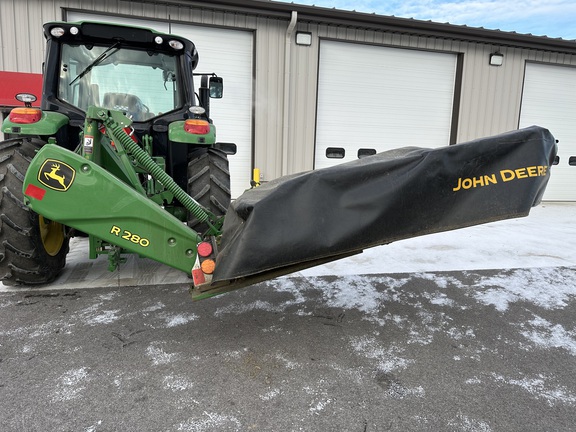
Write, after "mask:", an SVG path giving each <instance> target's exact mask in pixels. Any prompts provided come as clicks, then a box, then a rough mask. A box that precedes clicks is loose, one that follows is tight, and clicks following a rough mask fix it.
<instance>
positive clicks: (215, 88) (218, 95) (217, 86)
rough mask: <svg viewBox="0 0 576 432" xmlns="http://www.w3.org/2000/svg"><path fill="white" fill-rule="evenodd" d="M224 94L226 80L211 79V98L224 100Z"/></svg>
mask: <svg viewBox="0 0 576 432" xmlns="http://www.w3.org/2000/svg"><path fill="white" fill-rule="evenodd" d="M223 92H224V80H223V79H222V78H220V77H215V76H213V77H210V97H211V98H214V99H222V93H223Z"/></svg>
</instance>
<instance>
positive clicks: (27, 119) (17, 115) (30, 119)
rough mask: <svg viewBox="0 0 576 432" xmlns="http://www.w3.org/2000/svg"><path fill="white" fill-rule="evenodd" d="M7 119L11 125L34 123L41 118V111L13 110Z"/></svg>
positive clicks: (34, 109) (32, 109)
mask: <svg viewBox="0 0 576 432" xmlns="http://www.w3.org/2000/svg"><path fill="white" fill-rule="evenodd" d="M8 118H9V119H10V121H11V122H12V123H19V124H29V123H36V122H38V121H40V119H41V118H42V111H41V110H39V109H36V108H14V109H13V110H12V111H10V116H9V117H8Z"/></svg>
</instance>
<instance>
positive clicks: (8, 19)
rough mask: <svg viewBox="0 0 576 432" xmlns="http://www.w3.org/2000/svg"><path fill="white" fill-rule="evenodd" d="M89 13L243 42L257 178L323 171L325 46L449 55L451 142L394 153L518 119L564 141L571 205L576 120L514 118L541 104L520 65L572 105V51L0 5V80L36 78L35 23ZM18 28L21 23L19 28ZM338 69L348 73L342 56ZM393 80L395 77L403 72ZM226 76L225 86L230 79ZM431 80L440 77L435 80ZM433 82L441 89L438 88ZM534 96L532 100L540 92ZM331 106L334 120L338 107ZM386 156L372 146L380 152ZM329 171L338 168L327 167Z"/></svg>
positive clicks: (74, 2)
mask: <svg viewBox="0 0 576 432" xmlns="http://www.w3.org/2000/svg"><path fill="white" fill-rule="evenodd" d="M87 13H93V14H97V15H98V16H97V17H96V19H102V15H108V16H114V17H122V18H123V19H134V18H137V19H138V20H139V21H143V20H144V21H148V22H152V23H154V22H155V23H162V24H163V25H166V23H168V25H169V26H172V25H173V26H174V28H177V27H178V26H182V25H186V26H192V28H193V27H198V26H202V27H211V28H213V29H227V30H242V31H248V32H251V34H252V35H253V37H252V45H253V46H252V58H251V59H247V61H249V62H250V64H251V67H252V80H253V83H252V87H251V94H252V100H251V101H250V106H251V107H252V108H251V109H252V112H251V113H250V117H249V118H250V121H251V122H252V125H251V132H250V134H251V137H250V141H251V142H249V143H242V145H248V146H249V147H250V148H249V150H248V152H249V154H250V155H249V156H250V159H251V161H249V165H251V166H250V167H258V168H260V170H261V173H262V175H263V179H264V180H270V179H273V178H276V177H278V176H280V175H283V174H290V173H295V172H299V171H303V170H309V169H313V168H314V167H315V166H316V165H320V164H319V163H318V158H320V157H321V156H322V154H323V153H322V152H323V148H321V147H320V144H319V143H318V142H317V140H318V139H319V138H321V137H320V136H319V133H320V132H322V128H323V127H325V128H328V127H327V126H325V125H323V124H321V123H319V122H321V121H322V119H323V118H325V116H324V114H326V113H325V112H324V111H322V110H324V109H325V108H324V105H322V100H321V99H320V98H321V96H322V93H321V89H319V79H320V78H321V77H323V76H330V77H332V75H326V74H331V73H334V74H336V73H337V72H338V70H339V69H341V70H343V69H342V68H335V67H332V68H331V67H330V66H329V63H323V58H325V57H323V51H322V50H325V51H324V54H325V53H327V52H328V51H327V50H328V48H330V47H332V49H333V52H337V51H336V50H337V49H338V45H337V43H339V42H341V43H343V44H344V43H345V44H346V46H348V45H349V44H350V43H354V44H358V45H357V46H358V47H359V48H361V47H365V46H370V47H376V48H378V47H380V48H382V50H381V52H383V53H384V52H385V50H386V49H390V48H395V49H400V50H403V51H408V50H410V51H413V52H415V53H416V54H419V53H437V54H439V55H446V54H449V55H451V56H452V57H453V58H454V59H455V62H454V71H453V73H454V75H453V78H450V79H452V80H453V84H452V91H451V93H450V98H451V104H450V109H451V115H450V118H449V121H448V124H444V125H442V127H443V128H448V130H444V132H445V133H446V134H447V135H446V136H448V137H449V139H448V142H444V143H441V144H439V143H436V142H431V143H426V142H425V143H420V142H411V140H410V139H407V142H397V141H396V142H394V143H392V144H394V146H395V147H400V146H405V145H417V146H435V145H443V144H454V143H458V142H463V141H467V140H470V139H474V138H478V137H483V136H488V135H493V134H497V133H500V132H505V131H508V130H513V129H517V128H518V127H519V126H524V125H523V121H528V120H532V119H535V120H539V119H542V122H539V123H540V125H541V126H544V127H548V128H549V129H550V130H551V131H552V133H554V134H555V136H556V137H557V138H559V139H560V141H561V143H560V165H561V166H563V168H562V169H564V170H565V171H566V172H567V173H568V174H567V176H566V175H563V177H562V178H563V180H562V182H564V184H563V185H561V186H559V187H558V190H560V191H561V192H560V193H558V194H555V193H552V195H550V196H547V197H546V198H548V199H560V200H576V191H574V190H572V189H573V188H570V187H567V184H566V183H567V182H571V183H572V184H573V183H574V179H575V178H576V167H574V166H572V165H570V164H569V162H568V161H569V158H570V156H573V155H576V121H574V119H572V121H571V122H569V123H570V125H567V124H566V121H564V123H562V124H561V125H554V124H551V125H549V124H545V123H544V122H545V121H547V122H550V123H554V121H555V120H554V118H556V117H557V116H556V113H550V112H548V113H547V112H540V111H538V110H537V112H536V115H534V114H531V116H530V117H526V114H525V115H524V120H523V118H522V112H525V113H526V112H533V111H534V107H533V106H528V105H526V104H537V103H539V102H538V100H537V99H534V97H530V98H527V99H526V100H524V101H523V94H524V91H525V90H524V83H525V75H526V73H527V72H528V73H532V72H531V69H530V68H529V67H527V65H530V64H541V65H545V66H547V67H546V68H545V70H544V74H545V76H546V73H547V72H546V71H550V76H551V77H553V76H555V71H556V70H557V68H558V67H566V68H565V69H566V70H568V71H569V72H568V75H569V77H568V81H566V82H565V84H563V85H566V83H567V84H568V85H569V86H570V87H571V88H570V89H564V90H565V92H567V93H570V94H571V95H572V96H570V97H569V98H568V99H567V100H566V101H564V102H562V103H563V104H564V105H563V106H562V109H563V111H566V110H568V111H569V110H571V109H572V108H573V107H576V90H575V89H576V42H575V41H567V40H562V39H551V38H547V37H536V36H532V35H522V34H516V33H508V32H501V31H497V30H485V29H481V28H471V27H466V26H455V25H449V24H440V23H433V22H428V21H418V20H412V19H403V18H394V17H385V16H378V15H374V14H364V13H356V12H345V11H338V10H333V9H325V8H318V7H313V6H301V5H294V4H288V3H277V2H273V1H257V0H216V1H209V2H208V1H185V0H160V1H154V2H151V1H147V0H140V1H137V0H133V1H129V0H102V1H98V2H96V1H93V0H18V1H16V0H0V21H1V22H0V40H1V42H0V43H1V50H0V71H14V72H33V73H40V72H41V64H42V60H43V50H44V40H43V36H42V31H41V29H42V24H43V23H44V22H47V21H52V20H61V19H67V18H68V17H69V16H74V14H76V15H78V14H81V15H82V16H84V15H85V14H87ZM16 23H25V26H20V25H16ZM180 28H182V27H180ZM297 32H306V33H309V34H310V35H311V44H310V45H309V46H305V45H299V44H296V41H295V35H296V33H297ZM185 36H186V35H185ZM192 39H193V38H192ZM323 47H328V48H323ZM342 47H344V45H342ZM226 48H227V49H229V50H231V52H232V51H233V50H234V46H229V47H226ZM358 51H359V50H358ZM367 52H380V51H379V50H376V51H370V50H368V51H367ZM495 52H499V53H501V54H502V55H503V56H504V59H503V65H502V66H491V65H490V64H489V61H488V60H489V56H490V54H492V53H495ZM210 55H211V54H210V53H206V52H202V51H201V50H200V63H199V69H200V70H201V69H202V64H203V63H202V62H203V58H209V56H210ZM220 55H222V54H221V53H220ZM420 57H421V58H420V59H419V60H418V59H417V61H424V59H425V58H426V57H425V56H424V55H422V56H420ZM341 60H342V64H343V65H346V58H343V59H341ZM422 64H424V63H422ZM351 66H352V65H351V64H349V65H348V67H351ZM392 66H394V65H392ZM216 72H218V71H216ZM398 74H399V75H398V76H400V74H401V68H399V69H398ZM223 76H224V79H225V81H226V76H225V75H224V74H223ZM337 78H338V77H337V76H334V82H335V83H336V82H338V81H337ZM437 78H438V79H440V80H441V79H442V77H441V76H440V77H437ZM529 78H530V77H529ZM377 80H378V77H375V76H373V75H371V76H362V75H360V76H358V80H357V81H354V82H349V83H348V84H347V85H346V86H345V87H344V88H340V89H335V88H332V90H330V91H333V92H336V91H338V92H342V94H344V95H345V98H348V100H350V101H353V100H354V99H355V98H357V97H358V95H359V94H361V93H360V92H362V91H363V89H365V86H366V85H367V84H368V85H370V84H373V83H377ZM541 81H542V80H540V81H539V80H538V79H533V80H531V82H532V83H536V84H531V85H537V83H538V82H541ZM544 81H546V78H545V79H544ZM437 83H438V84H441V83H440V81H437ZM226 84H227V85H228V87H227V86H226V85H225V92H226V91H227V90H228V89H229V87H230V82H229V81H226ZM322 84H323V83H322ZM444 84H445V83H444ZM430 85H431V88H432V87H433V90H434V89H436V88H438V89H439V88H442V87H441V86H438V87H434V86H435V84H434V83H433V82H432V79H431V80H430ZM404 86H405V87H406V90H410V88H412V87H413V86H411V85H410V84H409V83H408V84H405V85H404ZM572 86H573V87H572ZM425 91H427V89H425ZM532 93H534V94H538V89H535V90H534V91H532ZM330 94H332V93H330ZM363 97H364V96H363ZM225 98H226V93H225ZM376 102H377V101H370V103H374V106H371V107H370V110H371V111H372V112H373V111H374V110H375V109H377V104H376ZM523 104H524V106H523ZM383 105H385V104H383ZM333 108H336V111H338V107H333ZM347 109H348V108H347V106H342V107H341V108H340V112H341V115H342V123H345V121H346V115H347V111H346V110H347ZM382 109H383V111H382V113H381V115H382V118H386V116H388V115H389V113H390V112H393V109H394V107H390V106H389V107H387V108H386V107H385V106H383V108H382ZM446 109H448V108H446ZM319 110H320V112H319ZM386 110H387V111H386ZM406 110H407V111H406V113H408V114H406V115H409V114H410V111H409V108H406ZM413 115H414V118H412V119H411V121H412V124H413V125H414V128H417V127H418V125H419V124H421V123H422V122H424V120H425V119H424V118H423V117H422V114H417V113H416V114H413ZM223 122H226V119H225V118H224V119H222V118H215V123H216V125H219V124H221V123H223ZM365 126H366V125H362V124H360V125H357V128H358V129H363V128H364V127H365ZM555 129H556V130H558V129H562V131H561V134H562V135H563V136H562V137H559V136H558V135H557V133H556V131H555ZM386 134H387V131H386V130H384V129H383V130H382V131H381V135H382V139H383V141H385V137H386ZM341 136H342V140H341V141H342V142H343V143H344V144H342V145H343V146H345V145H349V146H353V145H356V146H368V147H371V146H372V143H361V142H360V143H359V141H361V140H362V135H361V134H360V135H359V134H358V133H356V132H354V131H353V130H351V131H350V132H349V133H344V134H342V133H341ZM226 140H228V141H229V140H230V139H226ZM392 144H390V145H392ZM386 145H388V144H386ZM336 147H338V145H336ZM376 147H377V146H376ZM382 149H383V148H381V147H379V148H378V150H379V151H380V150H382ZM384 149H386V146H385V147H384ZM232 158H233V156H232ZM334 162H338V161H337V160H333V161H331V163H334ZM575 164H576V162H575ZM564 165H565V166H564ZM569 167H571V170H573V171H574V173H573V174H572V171H570V168H569ZM559 169H560V168H559ZM246 171H247V170H245V169H244V168H243V172H242V173H241V174H240V177H241V178H242V179H241V180H234V181H240V182H244V183H243V185H244V184H245V186H246V187H247V186H248V181H249V178H250V177H249V176H250V173H249V172H246ZM244 177H245V178H244ZM553 179H554V176H553ZM243 185H242V187H243ZM551 186H552V189H553V190H552V192H554V191H555V190H556V187H555V186H554V185H553V184H552V182H551Z"/></svg>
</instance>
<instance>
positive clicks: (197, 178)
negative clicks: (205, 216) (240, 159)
mask: <svg viewBox="0 0 576 432" xmlns="http://www.w3.org/2000/svg"><path fill="white" fill-rule="evenodd" d="M188 195H190V196H191V197H192V198H194V199H195V200H196V201H197V202H198V203H199V204H200V205H202V206H203V207H204V208H205V209H207V210H209V211H210V212H212V213H213V214H215V215H216V216H223V215H225V214H226V210H228V206H229V205H230V196H231V192H230V170H229V168H228V157H227V155H226V153H224V152H223V151H221V150H219V149H215V148H197V149H194V150H192V151H191V152H190V153H189V155H188ZM188 226H189V227H190V228H192V229H193V230H195V231H196V232H198V233H200V234H202V233H204V232H205V231H207V230H208V225H206V223H204V222H200V221H199V220H198V219H196V218H195V217H194V215H192V214H189V215H188Z"/></svg>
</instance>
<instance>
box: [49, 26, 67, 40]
mask: <svg viewBox="0 0 576 432" xmlns="http://www.w3.org/2000/svg"><path fill="white" fill-rule="evenodd" d="M64 33H66V30H64V28H63V27H52V28H51V29H50V34H51V35H52V36H54V37H57V38H59V37H60V36H64Z"/></svg>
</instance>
